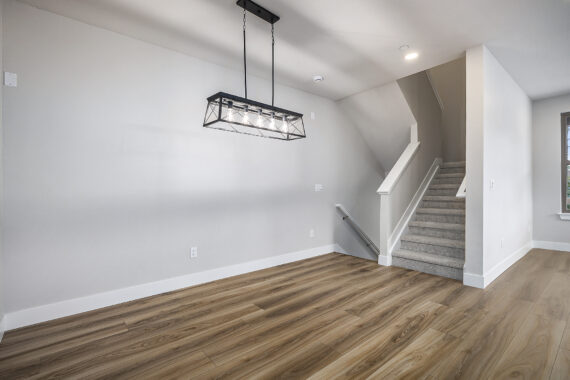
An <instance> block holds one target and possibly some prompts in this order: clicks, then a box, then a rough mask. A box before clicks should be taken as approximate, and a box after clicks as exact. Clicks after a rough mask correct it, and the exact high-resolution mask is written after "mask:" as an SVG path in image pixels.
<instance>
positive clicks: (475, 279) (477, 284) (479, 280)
mask: <svg viewBox="0 0 570 380" xmlns="http://www.w3.org/2000/svg"><path fill="white" fill-rule="evenodd" d="M463 285H466V286H472V287H474V288H479V289H483V288H485V278H484V277H483V276H482V275H480V274H474V273H467V272H463Z"/></svg>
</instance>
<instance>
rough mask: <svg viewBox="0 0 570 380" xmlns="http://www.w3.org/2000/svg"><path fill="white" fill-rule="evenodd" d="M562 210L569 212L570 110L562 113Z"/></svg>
mask: <svg viewBox="0 0 570 380" xmlns="http://www.w3.org/2000/svg"><path fill="white" fill-rule="evenodd" d="M562 212H564V213H570V112H567V113H563V114H562Z"/></svg>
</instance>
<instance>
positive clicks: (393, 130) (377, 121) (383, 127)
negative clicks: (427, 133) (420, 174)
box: [339, 82, 416, 173]
mask: <svg viewBox="0 0 570 380" xmlns="http://www.w3.org/2000/svg"><path fill="white" fill-rule="evenodd" d="M339 105H340V107H341V109H342V110H343V111H344V112H345V113H346V116H347V117H348V118H349V119H350V121H352V122H353V123H354V125H356V127H357V128H358V130H359V131H360V133H361V134H362V136H363V137H364V139H365V140H366V144H367V145H368V146H369V147H370V150H371V151H372V154H374V156H375V157H376V159H377V160H378V162H379V164H380V165H381V166H382V168H383V169H384V171H385V172H386V173H387V172H389V171H390V169H392V167H393V166H394V164H395V163H396V161H397V160H398V158H399V157H400V155H401V154H402V152H403V151H404V149H405V148H406V146H407V145H408V144H409V142H410V125H412V124H415V123H416V120H415V119H414V115H413V114H412V112H411V110H410V106H409V105H408V102H407V101H406V98H405V97H404V94H403V93H402V90H401V89H400V87H399V86H398V83H397V82H391V83H388V84H386V85H384V86H380V87H375V88H373V89H370V90H368V91H364V92H361V93H358V94H355V95H352V96H349V97H347V98H344V99H342V100H340V101H339ZM387 136H389V138H387Z"/></svg>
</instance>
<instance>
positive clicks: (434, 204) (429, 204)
mask: <svg viewBox="0 0 570 380" xmlns="http://www.w3.org/2000/svg"><path fill="white" fill-rule="evenodd" d="M421 207H423V208H452V209H456V210H463V209H465V202H438V201H423V202H422V206H421Z"/></svg>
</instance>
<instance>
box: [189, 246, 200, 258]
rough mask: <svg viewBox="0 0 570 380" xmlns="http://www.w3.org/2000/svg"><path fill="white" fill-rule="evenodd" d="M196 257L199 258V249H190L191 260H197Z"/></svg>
mask: <svg viewBox="0 0 570 380" xmlns="http://www.w3.org/2000/svg"><path fill="white" fill-rule="evenodd" d="M196 257H198V247H192V248H190V258H191V259H195V258H196Z"/></svg>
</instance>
